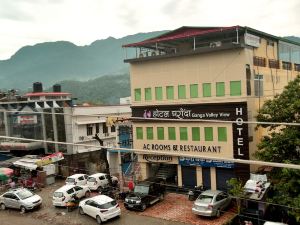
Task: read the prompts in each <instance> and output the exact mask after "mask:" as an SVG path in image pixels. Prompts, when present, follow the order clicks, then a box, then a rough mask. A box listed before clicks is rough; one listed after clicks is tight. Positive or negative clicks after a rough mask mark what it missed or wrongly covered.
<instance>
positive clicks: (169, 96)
mask: <svg viewBox="0 0 300 225" xmlns="http://www.w3.org/2000/svg"><path fill="white" fill-rule="evenodd" d="M167 99H168V100H172V99H174V87H173V86H167Z"/></svg>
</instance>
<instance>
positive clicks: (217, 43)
mask: <svg viewBox="0 0 300 225" xmlns="http://www.w3.org/2000/svg"><path fill="white" fill-rule="evenodd" d="M221 45H222V42H221V41H215V42H211V43H210V44H209V47H210V48H216V47H220V46H221Z"/></svg>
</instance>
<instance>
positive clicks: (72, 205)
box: [66, 195, 79, 212]
mask: <svg viewBox="0 0 300 225" xmlns="http://www.w3.org/2000/svg"><path fill="white" fill-rule="evenodd" d="M66 207H67V209H68V212H72V211H73V210H74V209H77V208H78V207H79V198H78V197H77V196H76V195H73V196H72V198H70V200H69V201H68V202H67V203H66Z"/></svg>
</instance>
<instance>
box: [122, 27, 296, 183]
mask: <svg viewBox="0 0 300 225" xmlns="http://www.w3.org/2000/svg"><path fill="white" fill-rule="evenodd" d="M123 47H125V48H130V47H132V48H136V57H135V58H131V59H125V62H128V63H130V80H131V96H132V115H133V117H140V118H157V119H175V120H176V121H163V120H160V121H158V120H157V121H153V120H151V121H149V120H148V121H147V120H134V121H133V143H134V148H136V149H144V150H155V151H157V152H160V154H162V153H164V152H168V153H174V154H178V155H181V154H188V155H189V156H190V157H189V158H182V157H175V156H166V155H165V156H164V155H142V154H140V155H139V157H138V161H139V164H140V168H141V172H142V178H147V177H149V176H152V175H156V176H163V174H166V173H167V174H168V176H169V175H172V174H173V176H174V178H173V179H170V181H171V182H172V181H173V182H174V183H177V184H178V185H179V186H184V187H193V186H195V185H200V184H203V185H204V186H206V187H207V188H212V189H226V188H227V185H226V180H228V179H229V178H231V177H238V178H241V179H243V180H244V181H246V180H248V178H249V172H250V170H254V169H255V168H254V167H251V168H250V166H249V165H245V164H236V163H230V162H220V161H213V160H199V159H195V158H193V157H194V156H199V157H201V156H203V157H225V158H235V159H249V158H253V157H252V155H253V153H254V152H255V151H256V150H257V147H256V145H257V143H258V142H259V140H260V138H261V136H262V135H263V130H262V129H259V130H258V131H256V130H255V126H256V125H255V124H247V123H243V121H247V120H249V121H254V120H255V116H256V115H257V112H258V110H259V108H260V107H261V106H262V105H263V103H264V101H265V100H267V99H270V98H273V97H274V96H275V95H276V94H279V93H281V92H282V90H283V88H284V86H285V85H287V83H288V82H289V81H291V80H293V79H294V78H295V77H296V76H297V74H299V73H300V72H299V71H300V45H299V44H297V43H294V42H292V41H289V40H286V39H284V38H279V37H276V36H273V35H270V34H266V33H264V32H261V31H258V30H255V29H252V28H249V27H240V26H233V27H181V28H179V29H176V30H173V31H170V32H167V33H165V34H162V35H160V36H158V37H154V38H152V39H148V40H144V41H142V42H138V43H132V44H127V45H124V46H123ZM182 119H184V122H182V121H181V120H182ZM192 119H203V120H206V121H203V122H194V121H189V120H192ZM210 120H224V121H237V122H238V123H230V122H229V123H228V122H224V123H216V122H213V121H212V122H210Z"/></svg>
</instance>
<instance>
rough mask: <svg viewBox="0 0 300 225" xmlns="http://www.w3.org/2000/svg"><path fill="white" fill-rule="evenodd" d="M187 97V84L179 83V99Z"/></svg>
mask: <svg viewBox="0 0 300 225" xmlns="http://www.w3.org/2000/svg"><path fill="white" fill-rule="evenodd" d="M185 98H186V88H185V85H178V99H185Z"/></svg>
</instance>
